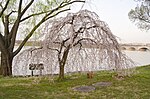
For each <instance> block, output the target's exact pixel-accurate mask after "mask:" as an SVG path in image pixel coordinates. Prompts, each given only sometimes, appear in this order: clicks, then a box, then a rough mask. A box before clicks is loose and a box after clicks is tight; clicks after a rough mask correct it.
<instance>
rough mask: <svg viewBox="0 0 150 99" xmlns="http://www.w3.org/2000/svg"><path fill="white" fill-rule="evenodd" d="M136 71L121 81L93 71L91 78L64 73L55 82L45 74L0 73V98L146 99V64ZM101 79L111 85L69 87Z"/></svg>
mask: <svg viewBox="0 0 150 99" xmlns="http://www.w3.org/2000/svg"><path fill="white" fill-rule="evenodd" d="M136 71H137V73H136V74H135V75H133V76H132V77H126V78H125V79H123V80H117V79H115V78H114V77H112V75H113V73H112V72H108V71H100V72H97V73H95V74H94V78H93V79H87V77H86V75H85V74H82V75H81V74H73V75H67V76H66V79H65V80H64V81H57V80H55V79H56V78H55V77H54V80H53V81H52V80H51V81H50V78H48V77H42V78H38V77H24V78H23V77H2V76H1V77H0V99H150V66H142V67H138V68H136ZM39 79H40V80H39ZM35 81H37V82H38V81H39V82H38V83H37V82H35ZM101 81H108V82H112V85H111V86H108V87H97V88H96V90H95V91H92V92H88V93H82V92H77V91H73V90H72V88H73V87H75V86H82V85H92V84H93V83H96V82H101Z"/></svg>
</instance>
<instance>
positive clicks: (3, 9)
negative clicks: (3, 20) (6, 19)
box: [0, 0, 10, 17]
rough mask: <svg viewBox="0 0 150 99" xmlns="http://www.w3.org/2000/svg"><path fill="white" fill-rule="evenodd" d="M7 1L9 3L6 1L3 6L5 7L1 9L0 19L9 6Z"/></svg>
mask: <svg viewBox="0 0 150 99" xmlns="http://www.w3.org/2000/svg"><path fill="white" fill-rule="evenodd" d="M9 1H10V0H7V2H6V4H5V7H4V8H2V11H1V12H0V17H1V16H2V15H3V13H4V11H5V10H6V8H7V6H8V4H9Z"/></svg>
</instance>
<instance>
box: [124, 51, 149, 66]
mask: <svg viewBox="0 0 150 99" xmlns="http://www.w3.org/2000/svg"><path fill="white" fill-rule="evenodd" d="M124 52H125V53H126V55H127V56H128V57H130V58H131V59H132V60H133V61H134V62H135V63H136V64H137V66H142V65H149V64H150V51H124Z"/></svg>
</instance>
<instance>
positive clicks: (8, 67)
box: [1, 53, 13, 76]
mask: <svg viewBox="0 0 150 99" xmlns="http://www.w3.org/2000/svg"><path fill="white" fill-rule="evenodd" d="M12 60H13V57H12V56H11V55H10V54H9V53H8V54H3V53H1V66H2V75H3V76H11V75H12Z"/></svg>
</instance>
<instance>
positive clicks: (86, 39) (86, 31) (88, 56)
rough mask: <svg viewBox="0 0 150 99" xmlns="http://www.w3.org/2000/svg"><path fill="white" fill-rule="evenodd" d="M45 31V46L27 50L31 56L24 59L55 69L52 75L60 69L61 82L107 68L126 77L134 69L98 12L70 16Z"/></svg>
mask: <svg viewBox="0 0 150 99" xmlns="http://www.w3.org/2000/svg"><path fill="white" fill-rule="evenodd" d="M44 31H45V33H46V35H45V40H44V42H43V43H44V44H43V46H42V47H41V48H40V49H37V48H36V49H29V50H28V51H27V50H26V51H25V52H27V53H29V54H30V55H28V56H27V58H23V59H27V60H30V61H28V62H26V66H27V65H28V64H30V63H34V62H37V63H40V62H42V63H44V65H45V66H46V67H47V69H48V68H51V73H52V71H55V70H57V71H58V68H59V79H60V80H62V79H64V73H65V72H73V71H97V70H101V69H105V68H106V69H114V70H115V71H118V72H119V73H123V72H122V70H124V69H129V68H131V67H132V66H133V63H132V61H130V60H129V59H128V58H127V57H126V56H125V55H124V54H123V53H122V52H121V49H120V46H119V44H118V42H117V40H116V37H115V36H114V35H113V34H112V32H111V30H110V29H109V27H108V25H107V24H106V23H105V22H104V21H101V20H100V19H99V17H98V15H97V14H96V13H94V12H90V11H88V10H81V11H79V12H77V13H70V14H68V15H67V16H66V17H63V18H58V19H56V20H54V21H53V22H48V23H47V24H46V27H45V28H44ZM27 53H26V54H22V55H19V57H18V58H17V59H16V62H15V65H16V64H18V65H19V63H22V64H24V63H25V62H23V61H22V60H20V59H21V58H20V57H24V56H26V55H27ZM31 53H32V55H31ZM38 53H43V54H38ZM18 60H19V62H18ZM33 60H36V61H33ZM54 68H55V70H54Z"/></svg>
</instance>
